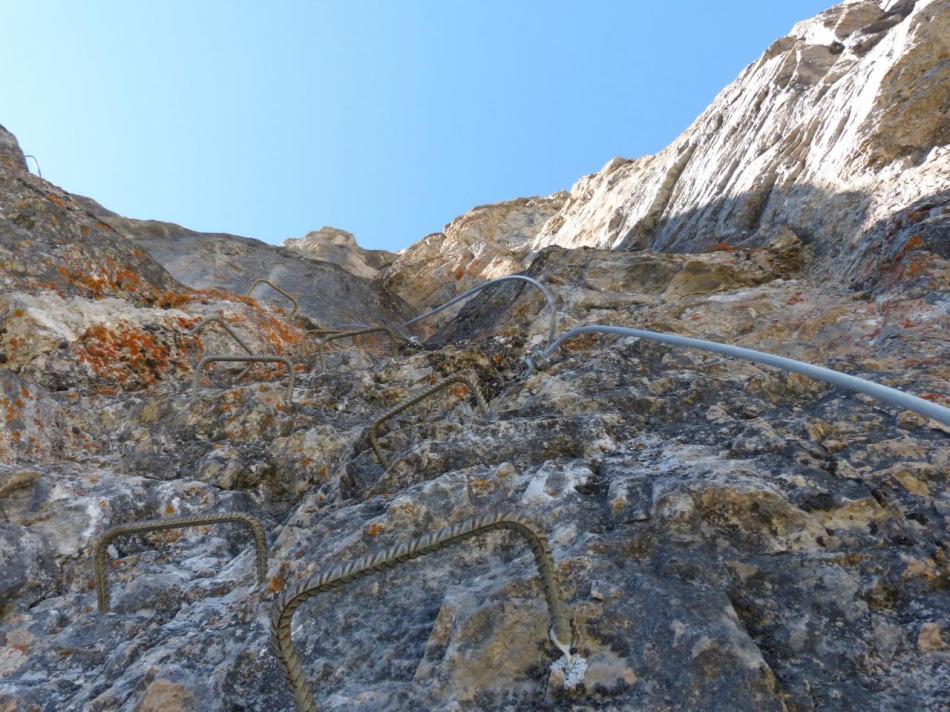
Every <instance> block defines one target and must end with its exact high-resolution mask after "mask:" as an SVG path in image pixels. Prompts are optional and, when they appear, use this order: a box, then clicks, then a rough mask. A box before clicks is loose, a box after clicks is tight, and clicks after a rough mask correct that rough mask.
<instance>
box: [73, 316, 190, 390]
mask: <svg viewBox="0 0 950 712" xmlns="http://www.w3.org/2000/svg"><path fill="white" fill-rule="evenodd" d="M76 347H77V349H78V359H79V361H80V362H81V363H84V364H86V365H87V366H89V368H90V369H91V370H92V371H93V372H94V373H95V374H96V375H97V376H99V377H100V378H103V379H105V380H108V381H111V382H113V383H117V384H119V385H123V386H149V385H152V384H153V383H155V382H156V381H159V380H161V379H162V378H163V377H164V376H165V375H166V374H167V373H169V372H171V371H173V370H175V369H176V368H186V367H187V364H186V361H185V354H184V353H183V351H182V350H180V349H179V348H178V344H167V343H163V342H161V341H159V340H158V339H157V338H156V336H155V335H153V334H152V333H150V332H148V331H145V330H143V329H140V328H138V327H135V326H132V325H129V324H124V323H123V324H120V325H119V326H118V327H116V328H109V327H106V326H105V325H103V324H95V325H93V326H91V327H89V328H88V329H86V331H85V332H83V333H82V334H81V335H80V337H79V339H78V340H77V344H76Z"/></svg>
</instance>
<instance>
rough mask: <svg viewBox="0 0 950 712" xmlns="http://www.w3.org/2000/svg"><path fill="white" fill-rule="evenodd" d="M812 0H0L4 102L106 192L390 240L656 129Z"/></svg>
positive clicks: (236, 218) (168, 207) (805, 11)
mask: <svg viewBox="0 0 950 712" xmlns="http://www.w3.org/2000/svg"><path fill="white" fill-rule="evenodd" d="M830 4H832V1H831V0H820V1H816V0H770V1H769V2H762V0H720V1H718V2H714V1H713V0H669V1H667V2H655V1H653V0H651V1H649V2H647V1H646V0H617V1H615V2H605V1H598V0H591V1H589V2H578V1H575V2H561V1H559V0H545V1H544V2H540V1H537V2H536V1H534V0H507V1H496V0H477V1H476V0H470V1H467V2H462V1H461V0H431V1H430V0H405V1H404V2H397V1H396V0H391V1H389V2H384V1H382V0H345V1H344V0H340V1H339V2H330V1H327V0H324V1H322V2H317V1H316V0H313V1H310V2H306V1H304V0H300V1H296V2H295V1H292V0H276V1H274V2H266V3H265V2H256V3H251V2H242V1H240V0H234V1H227V2H225V1H198V0H189V1H188V2H184V1H179V0H162V1H161V2H149V3H146V2H144V0H143V1H139V2H119V1H116V2H111V1H108V2H107V1H105V0H96V1H94V2H93V1H90V2H66V1H65V0H64V1H62V2H52V1H49V0H0V67H2V68H3V81H2V82H0V124H2V125H4V126H6V127H7V129H9V130H10V131H12V132H13V133H15V134H16V135H17V137H18V138H19V140H20V144H21V146H22V147H23V149H24V151H26V152H27V153H33V154H36V155H37V157H38V159H39V161H40V165H41V167H42V170H43V174H44V177H46V178H48V179H49V180H51V181H53V182H54V183H57V184H58V185H61V186H62V187H64V188H65V189H67V190H70V191H72V192H75V193H80V194H84V195H88V196H90V197H93V198H95V199H96V200H98V201H99V202H101V203H102V204H103V205H105V206H106V207H107V208H109V209H111V210H114V211H116V212H118V213H121V214H123V215H127V216H129V217H137V218H152V219H158V220H167V221H171V222H177V223H179V224H182V225H185V226H187V227H190V228H193V229H196V230H203V231H220V232H231V233H235V234H239V235H247V236H250V237H256V238H259V239H262V240H266V241H267V242H281V241H282V240H283V239H285V238H287V237H297V236H300V235H303V234H305V233H306V232H308V231H309V230H312V229H316V228H319V227H321V226H323V225H333V226H336V227H340V228H343V229H346V230H349V231H351V232H353V233H354V234H356V236H357V238H358V239H359V241H360V243H361V244H362V245H364V246H365V247H371V248H386V249H392V250H396V249H399V248H402V247H405V246H407V245H409V244H411V243H412V242H414V241H416V240H417V239H419V238H421V237H422V236H424V235H426V234H428V233H430V232H435V231H438V230H440V229H441V228H442V227H443V225H444V224H445V223H447V222H449V221H450V220H451V219H453V218H454V217H456V216H457V215H460V214H462V213H463V212H465V211H466V210H468V209H469V208H471V207H473V206H475V205H479V204H484V203H491V202H497V201H501V200H508V199H512V198H516V197H519V196H528V195H542V194H548V193H552V192H554V191H557V190H564V189H568V188H569V187H570V186H571V184H572V183H573V182H574V181H575V180H577V179H578V178H579V177H581V176H582V175H584V174H586V173H591V172H594V171H596V170H599V169H600V168H601V167H602V166H603V165H604V164H605V163H606V162H607V161H608V160H609V159H610V158H612V157H613V156H618V155H621V156H626V157H636V156H639V155H643V154H648V153H654V152H656V151H658V150H659V149H661V148H662V147H663V146H665V145H666V144H667V143H669V142H670V141H671V140H672V139H673V138H674V137H675V136H676V135H677V134H678V133H680V132H681V131H682V130H683V129H684V128H686V127H687V126H688V125H689V123H690V122H691V121H692V120H693V119H694V118H695V117H696V115H697V114H699V113H700V112H701V111H702V110H703V109H704V108H705V106H706V105H707V104H708V103H709V102H710V100H712V98H713V97H714V96H715V95H716V93H717V92H718V91H719V90H720V89H721V88H722V87H723V86H725V85H726V84H727V83H729V82H730V81H732V79H733V78H735V76H736V75H737V74H738V73H739V72H740V71H741V69H742V68H743V67H744V66H745V65H747V64H749V63H750V62H752V61H753V60H755V59H756V57H758V55H759V54H761V53H762V51H764V50H765V48H766V47H767V46H768V45H769V44H770V43H771V42H772V41H773V40H774V39H776V38H778V37H780V36H782V35H784V34H786V33H787V32H788V30H789V29H790V28H791V26H792V25H793V24H794V23H795V22H796V21H798V20H801V19H805V18H807V17H811V16H812V15H815V14H817V13H818V12H820V11H821V10H823V9H825V8H826V7H828V6H830Z"/></svg>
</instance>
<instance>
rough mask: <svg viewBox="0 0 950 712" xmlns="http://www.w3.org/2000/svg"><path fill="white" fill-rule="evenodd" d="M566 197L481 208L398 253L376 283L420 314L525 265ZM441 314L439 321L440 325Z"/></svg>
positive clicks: (521, 200) (562, 194) (555, 196)
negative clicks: (533, 243)
mask: <svg viewBox="0 0 950 712" xmlns="http://www.w3.org/2000/svg"><path fill="white" fill-rule="evenodd" d="M566 197H567V196H566V194H564V193H557V194H555V195H552V196H549V197H547V198H519V199H518V200H511V201H508V202H505V203H496V204H494V205H481V206H478V207H476V208H472V210H470V211H468V212H467V213H465V214H464V215H462V216H461V217H458V218H456V219H455V220H453V221H452V222H450V223H449V224H448V225H446V226H445V230H444V231H443V232H438V233H435V234H432V235H428V236H427V237H424V238H423V239H422V240H420V241H419V242H417V243H416V244H414V245H413V246H412V247H409V248H408V249H406V250H404V251H403V252H401V253H400V254H399V256H398V257H397V258H396V260H395V262H393V264H392V265H390V266H389V267H388V268H386V269H385V270H384V271H383V272H382V274H381V275H380V276H379V278H378V282H379V283H380V284H381V285H382V286H383V288H384V289H386V290H387V291H390V292H392V293H393V294H397V295H398V296H400V297H401V298H402V299H404V300H405V301H407V302H408V303H410V304H412V305H413V306H414V307H416V309H417V310H421V309H422V308H424V307H434V306H437V305H439V304H442V303H444V302H446V301H448V300H449V299H451V298H452V297H453V296H455V295H456V294H460V293H461V292H464V291H465V290H467V289H470V288H471V287H473V286H475V285H476V284H478V283H480V282H484V281H486V280H489V279H495V278H497V277H504V276H506V275H509V274H511V273H513V272H519V271H521V270H522V269H524V267H525V266H527V264H528V263H529V262H530V260H531V255H530V252H529V251H528V249H527V247H528V245H529V244H530V242H531V240H532V239H533V238H534V236H535V235H537V233H538V231H539V230H540V229H541V226H542V225H543V224H544V223H545V221H547V220H548V218H550V217H551V216H552V215H554V214H555V213H556V212H557V211H558V210H559V209H560V208H561V206H562V205H563V204H564V201H565V199H566ZM450 315H451V313H450V312H447V313H446V314H445V315H443V316H441V317H440V319H441V320H442V321H445V320H447V319H448V318H449V316H450Z"/></svg>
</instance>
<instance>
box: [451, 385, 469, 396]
mask: <svg viewBox="0 0 950 712" xmlns="http://www.w3.org/2000/svg"><path fill="white" fill-rule="evenodd" d="M449 392H450V393H451V394H452V395H453V396H455V397H456V398H465V397H466V396H467V395H468V394H469V388H468V386H466V385H465V384H464V383H456V384H455V385H454V386H452V387H451V388H450V389H449Z"/></svg>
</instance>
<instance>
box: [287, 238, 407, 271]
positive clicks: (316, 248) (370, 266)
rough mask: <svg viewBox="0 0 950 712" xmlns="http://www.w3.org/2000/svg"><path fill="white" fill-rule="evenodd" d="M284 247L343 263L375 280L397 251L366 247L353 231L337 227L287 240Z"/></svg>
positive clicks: (313, 257)
mask: <svg viewBox="0 0 950 712" xmlns="http://www.w3.org/2000/svg"><path fill="white" fill-rule="evenodd" d="M284 247H286V248H287V249H288V250H293V251H294V252H297V253H299V254H301V255H303V256H304V257H307V258H309V259H311V260H318V261H320V262H331V263H333V264H335V265H339V266H340V267H342V268H343V269H345V270H346V271H347V272H349V273H350V274H355V275H356V276H357V277H365V278H367V279H372V278H373V277H375V276H376V275H377V274H379V271H380V270H381V269H383V268H384V267H387V266H389V265H391V264H392V263H393V260H395V259H396V254H395V253H393V252H387V251H386V250H364V249H363V248H362V247H360V246H359V245H358V244H356V238H355V237H354V236H353V233H351V232H347V231H346V230H338V229H337V228H335V227H322V228H320V229H319V230H314V231H312V232H308V233H307V234H306V235H304V236H303V237H300V238H290V239H289V240H284Z"/></svg>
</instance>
